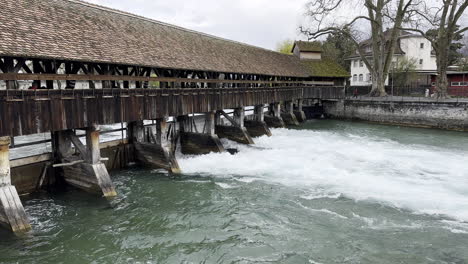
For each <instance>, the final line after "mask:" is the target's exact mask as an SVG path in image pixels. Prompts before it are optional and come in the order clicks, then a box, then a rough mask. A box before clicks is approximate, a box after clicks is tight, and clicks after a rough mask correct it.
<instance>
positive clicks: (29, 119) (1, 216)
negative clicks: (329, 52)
mask: <svg viewBox="0 0 468 264" xmlns="http://www.w3.org/2000/svg"><path fill="white" fill-rule="evenodd" d="M4 2H5V3H3V4H2V5H3V6H2V8H3V11H2V13H3V14H4V15H2V16H1V17H0V44H1V45H0V72H1V73H0V82H1V85H2V86H0V202H1V204H0V223H2V224H3V225H5V226H6V227H8V228H9V229H11V230H12V231H14V232H21V231H27V230H29V229H30V224H29V221H28V217H27V214H26V212H25V210H24V207H23V205H22V203H21V200H20V198H19V192H18V191H17V189H16V188H15V182H16V183H17V184H16V186H20V187H21V190H22V191H21V192H20V193H31V192H34V191H37V190H40V189H41V188H43V187H44V186H45V185H48V184H51V183H57V182H64V183H66V184H68V185H72V186H74V187H76V188H79V189H82V190H84V191H87V192H89V193H94V194H97V195H98V196H101V197H104V198H107V199H110V198H112V197H114V196H116V195H117V193H118V190H116V188H115V186H114V184H113V183H112V179H111V177H110V175H109V172H108V169H116V168H123V167H125V166H126V165H127V164H128V163H129V162H130V161H132V162H137V163H138V164H141V165H143V166H146V167H149V168H157V169H164V170H167V171H168V172H169V173H171V174H178V173H181V169H180V167H179V165H178V162H177V159H176V155H175V153H176V152H177V150H178V149H180V151H181V152H182V153H183V154H189V155H196V154H206V153H210V152H223V151H225V148H224V146H223V144H222V141H221V140H220V139H222V138H226V139H229V140H233V141H236V142H239V143H243V144H254V138H255V137H259V136H265V135H266V136H271V131H270V129H269V127H285V126H294V125H298V123H299V122H303V121H305V116H304V112H303V111H302V107H303V104H304V101H303V100H304V99H314V100H318V99H323V98H327V99H338V98H342V97H343V96H344V89H343V87H342V86H341V85H342V84H343V81H344V79H345V78H346V77H347V75H346V73H341V75H339V74H338V75H336V74H335V75H333V74H331V75H330V74H323V73H321V74H319V73H317V74H314V72H313V71H312V72H311V69H312V68H313V67H319V68H320V67H322V66H321V65H320V61H317V59H316V58H315V57H314V58H315V59H314V61H308V60H307V61H304V60H302V59H301V56H302V55H304V54H305V55H307V54H308V53H311V54H312V55H313V54H315V55H317V54H316V53H320V52H317V49H316V48H315V47H314V48H311V47H310V46H307V45H304V44H303V43H302V44H298V45H296V46H295V48H294V50H295V52H296V51H297V52H298V54H299V55H298V56H294V55H285V54H280V53H276V52H273V51H269V50H265V49H261V48H257V47H253V46H249V45H245V44H242V43H237V42H233V41H229V40H225V39H221V38H217V37H214V36H209V35H206V34H203V33H199V32H194V31H190V30H186V29H183V28H179V27H175V26H172V25H168V24H164V23H161V22H158V21H154V20H150V19H147V18H143V17H139V16H135V15H132V14H128V13H125V12H121V11H116V10H113V9H109V8H105V7H101V6H96V5H92V4H89V3H86V2H82V1H78V0H63V1H47V0H36V1H27V0H7V1H4ZM18 12H19V13H21V14H19V13H18ZM80 23H82V24H83V25H80ZM84 25H86V26H84ZM8 34H14V36H16V37H15V38H11V37H9V35H8ZM312 46H313V45H312ZM309 55H310V54H309ZM329 64H330V63H329V62H327V65H329ZM335 67H336V66H335ZM335 72H336V71H335ZM247 108H248V111H253V114H252V115H249V116H248V117H246V109H247ZM228 109H232V110H228ZM115 124H120V126H121V129H118V130H112V131H121V132H122V139H121V140H116V141H112V142H106V143H103V142H102V141H101V140H100V136H101V134H103V133H107V132H109V131H106V130H108V129H107V128H106V129H103V127H107V126H109V125H115ZM124 132H125V133H126V135H127V136H126V137H124V136H123V133H124ZM35 134H42V135H45V134H47V135H49V137H50V139H46V140H43V141H41V142H40V143H50V144H51V148H52V151H51V152H49V153H44V154H41V155H36V156H31V157H25V158H21V159H15V160H10V158H9V153H10V146H11V147H12V148H16V147H19V146H27V145H28V144H24V143H23V144H15V142H14V139H15V137H18V136H27V135H35ZM28 168H32V169H28ZM28 170H29V171H28ZM46 183H47V184H46Z"/></svg>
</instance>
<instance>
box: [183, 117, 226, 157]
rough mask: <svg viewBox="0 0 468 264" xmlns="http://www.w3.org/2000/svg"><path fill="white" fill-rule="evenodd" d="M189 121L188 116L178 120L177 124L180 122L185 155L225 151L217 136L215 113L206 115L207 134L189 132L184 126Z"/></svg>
mask: <svg viewBox="0 0 468 264" xmlns="http://www.w3.org/2000/svg"><path fill="white" fill-rule="evenodd" d="M187 119H189V118H188V116H182V117H178V118H177V122H180V145H181V151H182V153H183V154H188V155H198V154H208V153H211V152H224V151H225V150H224V147H223V144H221V141H220V140H219V137H218V136H217V135H216V134H215V121H216V113H215V112H208V113H206V114H205V133H194V132H191V131H188V130H187V129H186V126H185V125H184V123H185V122H186V120H187ZM184 127H185V128H184Z"/></svg>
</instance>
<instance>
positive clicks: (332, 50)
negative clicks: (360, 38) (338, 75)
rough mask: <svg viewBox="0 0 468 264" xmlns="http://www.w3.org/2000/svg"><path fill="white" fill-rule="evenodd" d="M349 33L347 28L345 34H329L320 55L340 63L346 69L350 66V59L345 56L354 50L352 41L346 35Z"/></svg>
mask: <svg viewBox="0 0 468 264" xmlns="http://www.w3.org/2000/svg"><path fill="white" fill-rule="evenodd" d="M349 34H350V32H349V30H347V32H346V33H345V34H343V33H340V32H339V33H337V34H330V35H328V36H327V39H326V40H325V41H324V42H323V45H322V48H323V54H322V56H323V57H324V58H327V59H330V60H332V61H334V62H336V63H338V64H340V65H341V66H342V67H343V68H345V69H346V70H348V71H349V70H350V67H351V61H349V60H347V58H348V57H349V56H351V55H352V54H353V52H354V51H355V50H356V48H355V46H354V43H353V42H352V41H351V40H350V39H349V38H348V37H347V36H348V35H349Z"/></svg>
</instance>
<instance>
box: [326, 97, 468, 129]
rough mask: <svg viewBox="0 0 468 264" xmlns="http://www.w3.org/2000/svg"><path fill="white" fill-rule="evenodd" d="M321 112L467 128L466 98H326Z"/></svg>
mask: <svg viewBox="0 0 468 264" xmlns="http://www.w3.org/2000/svg"><path fill="white" fill-rule="evenodd" d="M323 111H324V113H325V114H326V115H327V116H329V117H331V118H334V119H346V120H359V121H367V122H373V123H379V124H390V125H399V126H410V127H424V128H438V129H446V130H455V131H468V101H465V100H456V99H448V100H443V101H436V100H431V99H421V98H413V99H411V98H410V97H408V98H393V100H392V98H390V97H388V98H382V100H380V98H377V99H376V98H358V99H346V100H325V101H323Z"/></svg>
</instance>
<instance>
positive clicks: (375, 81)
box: [299, 0, 413, 96]
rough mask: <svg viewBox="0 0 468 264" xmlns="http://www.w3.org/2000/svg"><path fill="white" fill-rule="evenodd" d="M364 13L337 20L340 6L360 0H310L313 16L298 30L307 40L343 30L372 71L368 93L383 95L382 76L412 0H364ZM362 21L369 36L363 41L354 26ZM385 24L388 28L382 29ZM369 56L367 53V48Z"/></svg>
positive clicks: (309, 9) (308, 11)
mask: <svg viewBox="0 0 468 264" xmlns="http://www.w3.org/2000/svg"><path fill="white" fill-rule="evenodd" d="M363 1H364V9H365V11H366V12H365V13H363V14H360V15H357V16H354V17H352V18H349V19H347V20H346V21H343V22H342V23H337V22H336V18H337V17H338V14H339V12H340V8H342V7H344V6H346V4H350V3H351V4H353V5H354V8H353V9H355V6H356V5H359V4H360V3H361V2H362V1H358V0H347V1H344V0H312V1H310V2H309V3H308V4H307V15H308V17H309V18H311V20H312V25H311V27H303V26H301V27H300V28H299V29H300V31H301V32H302V33H303V34H305V35H306V36H307V37H308V38H309V40H310V39H317V38H320V37H322V36H329V35H335V36H336V35H337V34H343V35H344V36H346V37H347V39H348V40H350V41H351V42H352V43H354V46H355V48H356V50H357V52H358V54H359V56H360V57H361V59H362V61H363V62H364V63H365V65H366V67H367V68H368V69H369V71H370V73H371V75H372V90H371V92H370V94H369V95H370V96H385V95H387V94H386V92H385V80H386V79H387V77H388V72H389V69H390V65H391V63H392V58H393V54H394V51H395V46H396V44H397V39H398V37H399V35H400V30H399V28H400V27H401V25H402V23H403V21H404V20H405V19H407V17H406V16H407V14H408V10H409V8H410V7H412V6H413V0H398V1H391V0H363ZM363 21H365V22H368V23H369V24H370V32H371V38H370V40H369V42H368V43H366V44H365V45H363V44H361V43H360V41H359V35H358V34H356V31H355V30H353V29H354V28H355V27H356V26H357V25H358V24H359V23H362V22H363ZM385 27H388V28H389V29H390V30H384V29H385ZM367 49H368V51H372V54H373V55H372V56H371V57H369V56H368V51H366V50H367Z"/></svg>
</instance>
